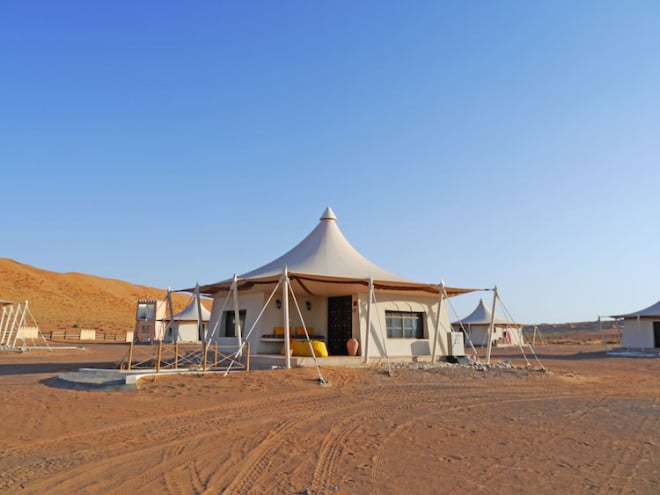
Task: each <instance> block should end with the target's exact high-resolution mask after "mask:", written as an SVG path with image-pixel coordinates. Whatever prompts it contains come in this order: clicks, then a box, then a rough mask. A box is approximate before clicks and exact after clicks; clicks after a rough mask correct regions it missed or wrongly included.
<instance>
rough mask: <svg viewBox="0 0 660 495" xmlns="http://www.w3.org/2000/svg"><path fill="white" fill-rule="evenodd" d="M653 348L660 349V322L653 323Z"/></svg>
mask: <svg viewBox="0 0 660 495" xmlns="http://www.w3.org/2000/svg"><path fill="white" fill-rule="evenodd" d="M653 340H654V342H653V347H660V321H654V322H653Z"/></svg>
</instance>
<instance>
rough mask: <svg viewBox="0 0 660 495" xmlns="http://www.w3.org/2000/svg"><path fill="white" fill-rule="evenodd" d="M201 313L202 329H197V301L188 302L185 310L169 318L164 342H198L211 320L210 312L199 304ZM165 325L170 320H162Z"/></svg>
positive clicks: (167, 318)
mask: <svg viewBox="0 0 660 495" xmlns="http://www.w3.org/2000/svg"><path fill="white" fill-rule="evenodd" d="M200 307H201V311H202V328H201V329H200V328H199V312H198V310H197V300H196V299H195V298H193V299H191V300H190V303H189V304H188V306H186V307H185V309H184V310H183V311H181V312H179V313H177V314H175V315H173V316H172V318H171V322H172V323H171V324H170V325H169V326H167V332H166V337H165V340H168V341H172V342H200V341H202V340H203V338H204V335H205V334H206V327H207V325H208V322H209V320H210V319H211V312H210V311H209V310H208V309H206V308H205V307H204V306H203V305H201V304H200ZM163 321H164V322H165V324H166V325H167V324H168V323H170V318H169V317H166V318H164V319H163Z"/></svg>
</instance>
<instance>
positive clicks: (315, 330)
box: [208, 289, 328, 354]
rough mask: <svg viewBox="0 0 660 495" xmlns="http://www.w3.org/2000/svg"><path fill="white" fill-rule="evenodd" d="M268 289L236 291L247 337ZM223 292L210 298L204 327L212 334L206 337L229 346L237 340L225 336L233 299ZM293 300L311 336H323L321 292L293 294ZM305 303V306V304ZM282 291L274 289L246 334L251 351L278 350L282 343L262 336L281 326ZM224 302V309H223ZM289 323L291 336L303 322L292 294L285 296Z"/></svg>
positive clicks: (325, 302)
mask: <svg viewBox="0 0 660 495" xmlns="http://www.w3.org/2000/svg"><path fill="white" fill-rule="evenodd" d="M269 295H270V292H268V293H265V292H243V293H241V292H239V295H238V306H239V311H245V325H244V328H243V329H242V331H243V337H244V338H245V337H247V332H248V331H249V330H250V328H252V325H254V322H255V320H256V318H257V316H258V315H259V313H260V312H261V310H262V309H263V307H264V304H265V303H266V300H267V298H268V296H269ZM226 298H227V293H226V292H224V293H219V294H217V295H216V296H215V297H214V299H213V307H212V309H211V320H210V322H209V326H208V329H209V330H208V331H209V335H212V338H211V339H210V340H211V341H212V342H217V343H218V344H219V345H227V346H232V345H236V344H237V343H238V339H237V338H236V337H226V333H227V328H226V326H227V321H226V320H227V313H233V311H234V303H233V300H232V298H230V299H229V301H227V304H225V300H226ZM296 300H297V301H298V305H299V306H300V311H301V313H302V316H303V319H304V320H305V326H306V327H308V328H311V329H312V335H311V337H312V338H314V337H323V338H325V337H326V327H327V325H328V323H327V313H328V299H327V298H326V297H322V296H311V295H304V296H300V295H298V294H296ZM278 301H279V304H280V307H279V308H278V307H277V302H278ZM307 303H309V309H307V306H308V304H307ZM282 304H283V302H282V294H281V289H278V291H277V292H276V294H275V295H274V296H273V298H272V299H271V301H270V304H269V305H268V307H266V308H265V309H264V312H263V314H262V316H261V319H260V320H259V322H258V323H257V326H256V327H255V328H254V330H253V331H252V333H251V334H250V335H249V337H247V338H248V341H249V342H250V348H251V349H252V350H251V351H250V352H251V353H257V354H279V352H280V349H281V346H282V344H281V343H280V342H273V341H272V340H273V339H270V341H268V340H263V339H262V337H264V336H270V337H272V336H273V334H274V333H275V327H283V326H284V321H283V315H284V308H282ZM223 305H224V309H223ZM289 306H290V308H289V325H290V328H291V334H292V336H293V334H294V331H295V328H296V327H300V326H303V325H302V323H301V322H300V318H299V316H298V312H297V311H296V310H295V306H294V303H293V300H292V298H289Z"/></svg>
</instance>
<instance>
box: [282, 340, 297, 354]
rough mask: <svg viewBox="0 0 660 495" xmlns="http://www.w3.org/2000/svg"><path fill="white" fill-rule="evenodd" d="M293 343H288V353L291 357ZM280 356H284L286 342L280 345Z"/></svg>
mask: <svg viewBox="0 0 660 495" xmlns="http://www.w3.org/2000/svg"><path fill="white" fill-rule="evenodd" d="M293 343H294V341H293V340H291V341H290V342H289V353H290V354H291V355H293ZM280 354H281V355H282V356H284V355H286V342H285V343H284V344H282V348H281V349H280Z"/></svg>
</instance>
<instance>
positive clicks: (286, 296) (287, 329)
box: [282, 265, 291, 369]
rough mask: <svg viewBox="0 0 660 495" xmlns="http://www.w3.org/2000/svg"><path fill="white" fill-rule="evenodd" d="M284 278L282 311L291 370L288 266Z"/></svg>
mask: <svg viewBox="0 0 660 495" xmlns="http://www.w3.org/2000/svg"><path fill="white" fill-rule="evenodd" d="M282 278H283V279H284V283H283V284H282V306H283V309H284V311H282V318H283V319H284V361H285V363H286V368H287V369H289V368H291V342H290V341H289V339H290V338H291V328H290V327H289V273H288V270H287V267H286V265H284V273H283V276H282Z"/></svg>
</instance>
